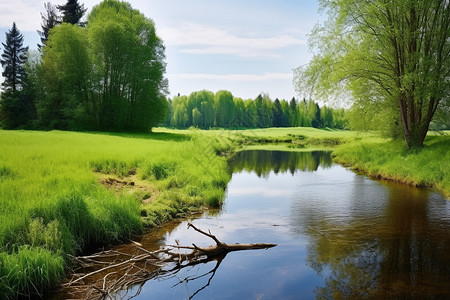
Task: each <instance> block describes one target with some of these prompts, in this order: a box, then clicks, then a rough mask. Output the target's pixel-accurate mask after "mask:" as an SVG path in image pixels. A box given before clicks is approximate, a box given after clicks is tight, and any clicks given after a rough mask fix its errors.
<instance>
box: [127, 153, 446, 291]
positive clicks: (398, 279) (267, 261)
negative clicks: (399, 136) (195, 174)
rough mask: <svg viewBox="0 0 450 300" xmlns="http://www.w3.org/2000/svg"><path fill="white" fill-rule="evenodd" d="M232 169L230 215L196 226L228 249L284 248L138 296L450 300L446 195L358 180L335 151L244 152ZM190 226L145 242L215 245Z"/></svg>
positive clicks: (185, 274) (163, 281) (185, 275)
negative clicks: (260, 245) (236, 245)
mask: <svg viewBox="0 0 450 300" xmlns="http://www.w3.org/2000/svg"><path fill="white" fill-rule="evenodd" d="M230 164H231V167H232V168H233V177H232V180H231V182H230V183H229V185H228V194H227V196H226V199H225V202H224V205H223V208H222V209H221V210H220V211H218V212H206V213H204V214H203V215H202V216H200V217H199V218H196V219H194V220H192V222H193V224H195V225H196V226H197V227H199V228H201V229H204V230H208V229H209V230H210V231H211V233H212V234H214V235H216V236H217V237H218V238H219V239H220V240H222V241H223V242H226V243H256V242H265V243H277V244H278V246H276V247H274V248H271V249H267V250H248V251H241V252H232V253H229V254H228V255H227V256H226V257H225V259H223V261H221V263H220V266H219V267H218V268H217V269H216V270H215V268H216V267H217V262H215V261H214V262H209V263H207V264H203V265H197V266H195V267H192V268H191V269H188V268H186V269H184V270H183V271H182V272H180V273H178V274H177V276H175V277H171V278H156V279H152V280H150V281H147V282H146V283H145V285H144V286H143V287H142V290H141V291H140V293H139V295H138V296H137V299H189V297H192V296H194V297H193V299H315V298H319V299H323V298H325V299H365V298H367V299H379V298H402V299H413V298H417V299H423V298H431V299H433V298H439V299H440V298H450V201H448V200H446V199H445V198H444V197H443V196H442V195H440V194H439V193H435V192H432V191H429V190H423V189H418V188H412V187H410V186H405V185H401V184H394V183H389V182H380V181H373V180H371V179H368V178H367V177H365V176H362V175H357V174H355V173H354V172H352V171H350V170H347V169H345V168H343V167H342V166H340V165H337V164H334V163H333V162H332V160H331V157H330V152H277V151H244V152H240V153H237V155H236V156H235V157H234V158H233V159H232V161H231V162H230ZM186 223H187V222H182V223H181V224H179V223H177V224H175V223H172V224H171V225H169V227H167V228H163V229H161V231H160V232H159V233H158V234H162V238H161V235H160V236H157V235H155V233H152V234H151V235H149V236H148V237H144V238H143V239H142V241H141V242H142V243H143V244H144V245H145V246H146V247H148V248H150V249H155V248H157V247H159V246H160V245H164V244H165V243H167V244H174V243H175V240H178V241H179V243H180V244H181V245H190V244H192V243H195V244H196V245H198V246H208V245H211V244H214V242H213V241H212V240H210V239H208V238H207V237H205V236H202V235H200V234H199V233H197V232H195V231H194V230H192V229H189V230H188V229H187V226H186ZM178 224H179V225H178ZM214 271H215V272H214ZM137 289H138V288H137V287H135V288H133V289H131V290H129V291H128V295H133V294H134V293H135V292H137Z"/></svg>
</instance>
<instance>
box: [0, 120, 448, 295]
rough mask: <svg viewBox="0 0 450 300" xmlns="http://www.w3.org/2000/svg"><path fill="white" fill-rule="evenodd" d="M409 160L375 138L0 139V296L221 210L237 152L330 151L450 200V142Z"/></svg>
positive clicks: (177, 134)
mask: <svg viewBox="0 0 450 300" xmlns="http://www.w3.org/2000/svg"><path fill="white" fill-rule="evenodd" d="M425 144H426V147H425V148H424V149H422V150H420V151H413V152H406V151H405V150H404V146H403V143H402V141H390V140H386V139H384V138H381V137H379V136H378V135H377V134H376V133H358V132H352V131H336V130H325V129H322V130H320V129H314V128H283V129H281V128H270V129H255V130H239V131H229V130H211V131H204V130H197V129H190V130H172V129H166V128H156V129H155V130H154V132H153V133H151V134H125V133H117V134H112V133H77V132H61V131H50V132H40V131H0V219H1V222H0V278H1V280H0V294H1V295H8V296H10V297H13V298H15V297H17V296H18V295H19V294H23V295H31V294H39V293H42V291H44V290H46V289H48V288H49V287H53V286H55V285H56V284H57V283H58V282H59V281H60V280H61V279H62V278H63V277H64V274H66V272H67V271H68V270H70V257H69V254H70V255H75V254H79V253H81V252H82V251H85V250H86V249H89V248H90V247H94V246H101V245H106V244H112V243H119V242H121V241H126V240H128V238H130V237H132V236H133V235H134V234H138V233H141V232H142V231H143V230H144V229H145V228H149V227H152V226H156V225H159V224H161V223H163V222H165V221H168V220H170V219H172V218H174V217H177V216H182V215H184V214H186V213H188V212H189V211H192V210H198V209H202V207H204V206H217V205H220V203H221V201H222V200H223V196H224V188H225V187H226V185H227V183H228V181H229V180H230V178H231V174H230V171H229V170H228V167H227V162H226V160H227V158H226V155H231V154H232V152H233V151H235V150H238V149H256V148H257V149H270V150H282V149H283V150H296V151H305V150H310V149H330V148H327V147H328V146H332V148H331V149H333V150H334V151H335V152H334V154H335V155H336V159H337V160H338V161H340V162H341V163H343V164H346V165H349V166H351V167H353V168H356V169H359V170H362V171H364V172H366V173H367V174H369V175H371V176H374V177H379V178H388V179H392V180H397V181H402V182H405V183H409V184H415V185H421V186H427V187H432V188H436V189H438V190H440V191H442V192H443V193H444V194H445V195H446V196H449V195H450V181H449V180H450V168H449V166H448V162H449V161H450V151H449V149H450V137H449V136H448V135H447V136H439V135H430V136H429V137H428V138H427V140H426V143H425Z"/></svg>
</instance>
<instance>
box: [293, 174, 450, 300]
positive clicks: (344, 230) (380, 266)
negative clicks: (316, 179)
mask: <svg viewBox="0 0 450 300" xmlns="http://www.w3.org/2000/svg"><path fill="white" fill-rule="evenodd" d="M361 178H362V177H359V176H357V177H355V180H354V182H353V191H355V192H357V191H360V192H361V191H363V193H361V194H360V195H359V197H358V196H357V193H356V194H354V197H351V198H350V199H351V201H345V200H344V201H342V200H341V199H340V196H341V195H340V193H339V192H338V193H335V194H334V198H335V199H336V201H337V202H338V203H339V205H337V206H339V213H337V211H336V209H335V208H334V207H332V206H331V207H330V206H328V207H324V206H323V204H325V203H324V202H323V201H311V202H308V201H294V202H293V205H292V207H293V210H292V223H291V225H292V226H293V228H294V231H295V232H297V233H300V232H302V233H303V234H305V235H306V236H307V237H308V242H309V245H308V256H307V260H306V261H307V265H309V266H310V267H312V268H313V269H314V270H316V271H317V272H318V274H320V275H321V276H323V277H324V278H325V285H324V286H320V287H316V289H315V293H316V297H317V298H325V299H330V298H345V299H364V298H366V299H372V298H385V297H388V298H392V297H394V298H402V299H403V298H404V299H411V298H417V299H423V298H431V299H435V298H439V297H445V296H449V295H450V233H449V228H450V216H449V215H448V213H447V211H448V207H449V204H448V202H447V201H446V200H445V199H443V197H441V195H439V194H437V193H433V192H430V191H426V190H420V189H415V188H411V187H408V186H404V185H401V184H392V183H384V184H383V185H380V184H378V183H375V182H369V183H368V182H365V183H364V180H363V181H361ZM361 183H363V184H361ZM319 193H320V192H319ZM342 207H344V209H342Z"/></svg>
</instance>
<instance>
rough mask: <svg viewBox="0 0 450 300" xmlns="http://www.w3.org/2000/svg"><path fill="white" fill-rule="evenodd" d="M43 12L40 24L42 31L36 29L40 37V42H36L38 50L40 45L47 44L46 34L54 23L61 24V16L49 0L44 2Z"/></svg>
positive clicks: (40, 48)
mask: <svg viewBox="0 0 450 300" xmlns="http://www.w3.org/2000/svg"><path fill="white" fill-rule="evenodd" d="M44 8H45V13H44V14H43V13H41V18H42V24H41V28H42V31H40V30H38V31H37V32H38V34H39V36H40V37H41V43H42V44H38V48H39V50H42V47H44V46H45V45H46V44H47V40H48V35H49V33H50V29H52V28H53V27H55V26H56V25H59V24H61V20H60V19H61V18H60V17H59V15H58V13H57V11H56V7H55V6H54V5H52V4H51V3H50V2H47V3H44Z"/></svg>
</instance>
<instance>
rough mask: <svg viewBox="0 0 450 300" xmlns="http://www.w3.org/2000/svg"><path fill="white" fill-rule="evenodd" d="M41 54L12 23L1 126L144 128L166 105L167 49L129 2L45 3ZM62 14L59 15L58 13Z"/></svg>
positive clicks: (72, 0) (4, 57)
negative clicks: (87, 5)
mask: <svg viewBox="0 0 450 300" xmlns="http://www.w3.org/2000/svg"><path fill="white" fill-rule="evenodd" d="M45 9H46V13H44V14H42V20H43V23H42V30H41V31H38V33H39V35H40V37H41V43H42V44H41V45H38V48H39V51H40V53H34V54H33V53H30V52H28V48H27V47H23V35H22V34H21V33H20V31H19V30H18V28H17V25H16V24H15V23H13V26H12V28H11V30H9V32H7V34H6V42H5V43H2V45H3V48H4V51H3V54H2V59H1V64H2V67H3V69H4V71H3V73H2V74H3V76H4V78H5V81H4V83H3V84H2V87H3V92H2V95H1V102H0V104H1V105H0V121H1V123H2V125H3V127H5V128H38V129H64V130H79V129H89V130H141V131H148V130H150V129H151V127H152V126H154V125H156V124H157V123H159V122H160V121H162V120H164V116H165V115H166V111H167V108H168V105H167V101H166V98H165V97H166V95H167V80H166V79H165V78H164V73H165V68H166V64H165V48H164V46H163V42H162V40H161V39H160V38H159V37H158V36H157V34H156V29H155V25H154V23H153V21H152V20H151V19H149V18H147V17H145V16H144V15H143V14H142V13H140V12H139V11H138V10H135V9H133V8H132V7H131V5H130V4H129V3H126V2H120V1H117V0H105V1H103V2H101V3H100V4H98V5H97V6H95V7H94V8H93V9H92V11H91V12H90V14H89V15H88V17H87V22H81V21H80V20H81V18H82V16H83V15H84V13H85V12H86V9H84V6H83V5H81V4H79V3H78V1H77V0H68V1H67V3H66V4H65V5H60V6H56V7H55V6H53V5H52V4H51V3H46V4H45ZM58 11H59V12H60V13H61V15H60V14H59V13H58Z"/></svg>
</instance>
